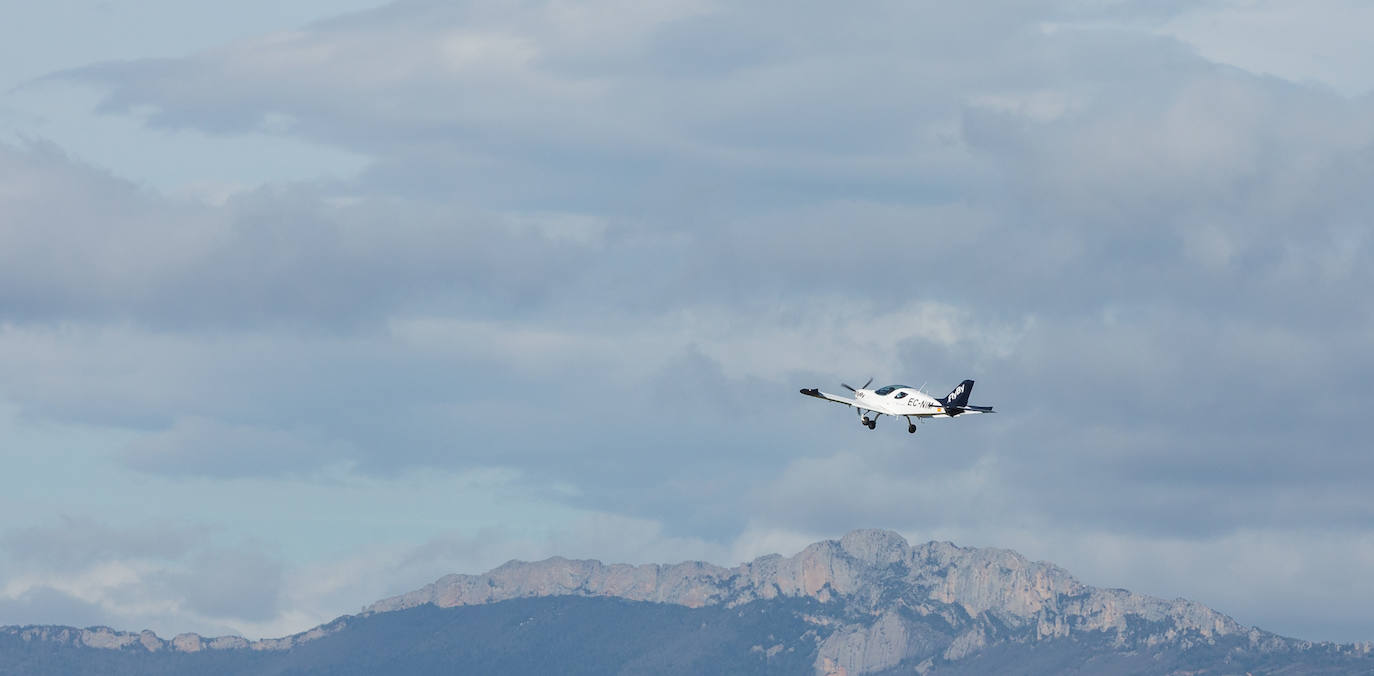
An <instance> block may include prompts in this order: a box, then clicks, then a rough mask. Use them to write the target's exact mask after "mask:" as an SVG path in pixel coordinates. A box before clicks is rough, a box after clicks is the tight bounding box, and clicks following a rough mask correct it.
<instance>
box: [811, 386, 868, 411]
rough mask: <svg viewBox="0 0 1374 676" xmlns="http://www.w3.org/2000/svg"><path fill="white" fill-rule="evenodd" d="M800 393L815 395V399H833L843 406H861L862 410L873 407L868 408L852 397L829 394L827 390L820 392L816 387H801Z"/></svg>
mask: <svg viewBox="0 0 1374 676" xmlns="http://www.w3.org/2000/svg"><path fill="white" fill-rule="evenodd" d="M801 393H802V394H804V395H806V396H808V397H815V398H817V399H824V400H826V401H833V402H835V403H837V404H844V405H845V406H853V407H855V408H861V409H863V410H865V411H872V410H873V409H871V408H869V407H867V406H864V405H863V404H861V403H859V402H858V401H855V400H853V399H849V398H846V397H841V396H838V395H834V394H830V393H828V392H822V391H820V390H818V389H816V388H814V387H813V388H811V389H803V390H802V391H801Z"/></svg>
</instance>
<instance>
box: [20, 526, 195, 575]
mask: <svg viewBox="0 0 1374 676" xmlns="http://www.w3.org/2000/svg"><path fill="white" fill-rule="evenodd" d="M197 540H199V536H198V534H196V533H195V532H194V531H191V530H189V529H186V528H182V527H176V526H167V527H137V526H136V527H119V526H110V525H107V524H104V523H101V522H98V521H94V520H91V519H88V518H82V517H69V516H63V517H61V519H60V522H59V524H58V525H52V526H34V527H30V528H23V529H18V530H12V531H9V532H6V533H5V534H4V535H3V536H0V548H3V551H4V554H5V557H4V558H5V559H8V560H9V562H10V564H11V565H13V566H18V567H20V568H24V569H29V570H50V571H67V572H70V571H73V570H79V569H81V568H85V567H87V566H90V565H92V564H94V563H96V562H99V561H103V560H108V559H112V558H113V559H122V558H155V559H175V558H179V557H181V556H182V555H184V554H186V553H187V552H188V551H190V549H191V548H192V547H193V546H194V544H195V543H196V541H197Z"/></svg>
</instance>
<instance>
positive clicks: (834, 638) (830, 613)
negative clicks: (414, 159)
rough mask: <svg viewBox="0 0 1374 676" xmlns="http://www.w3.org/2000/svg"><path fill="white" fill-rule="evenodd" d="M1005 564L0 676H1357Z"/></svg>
mask: <svg viewBox="0 0 1374 676" xmlns="http://www.w3.org/2000/svg"><path fill="white" fill-rule="evenodd" d="M1371 651H1374V644H1370V643H1357V644H1334V643H1316V642H1311V641H1302V640H1296V639H1290V638H1285V637H1282V636H1278V635H1276V634H1273V633H1270V632H1267V631H1263V630H1261V629H1258V628H1252V627H1244V626H1242V625H1240V624H1239V623H1237V622H1236V621H1235V620H1233V619H1231V618H1230V617H1227V616H1226V615H1224V614H1222V613H1220V612H1218V611H1216V610H1213V609H1210V608H1207V607H1205V606H1202V605H1200V604H1198V603H1194V602H1191V601H1187V600H1183V599H1177V600H1172V601H1170V600H1164V599H1159V598H1154V597H1150V596H1144V595H1141V594H1134V593H1131V592H1129V591H1126V590H1121V589H1100V588H1095V587H1090V586H1087V585H1084V584H1082V583H1080V582H1078V581H1077V580H1075V579H1074V578H1073V577H1072V576H1071V575H1070V574H1069V573H1068V572H1067V571H1065V570H1063V569H1062V568H1059V567H1057V566H1054V565H1052V564H1049V563H1044V562H1031V561H1028V560H1026V559H1025V558H1024V557H1022V556H1020V555H1019V554H1017V553H1015V552H1012V551H1009V550H1001V549H978V548H963V547H957V546H955V545H953V544H951V543H948V542H928V543H925V544H920V545H916V546H910V545H909V544H908V543H907V542H906V541H905V540H904V539H903V538H902V537H901V536H900V535H898V534H896V533H893V532H890V531H881V530H859V531H854V532H851V533H849V534H848V535H846V536H844V538H842V539H840V540H838V541H836V540H826V541H822V542H817V543H815V544H813V545H811V546H809V547H807V548H806V549H804V550H803V551H802V552H800V553H798V554H797V555H795V556H792V557H783V556H779V555H776V554H775V555H769V556H765V557H761V558H758V559H755V560H754V561H751V562H748V563H744V564H741V565H739V566H735V567H733V568H724V567H720V566H715V565H711V564H707V563H701V562H686V563H679V564H674V565H658V564H649V565H640V566H631V565H624V564H613V565H607V564H602V563H601V562H599V561H588V560H581V561H578V560H569V559H563V558H551V559H547V560H544V561H539V562H535V563H525V562H518V561H512V562H509V563H507V564H505V565H503V566H501V567H499V568H496V569H494V570H492V571H490V572H487V573H485V574H482V575H448V576H445V577H443V578H441V579H439V580H437V581H435V582H434V583H432V584H429V585H426V586H425V587H423V588H421V589H418V590H415V591H413V592H411V593H408V594H403V595H400V596H396V597H392V598H388V599H383V600H381V601H378V602H376V603H374V604H372V605H371V606H368V607H367V608H366V609H365V610H364V611H363V612H362V613H360V614H359V615H354V616H344V617H341V618H338V619H336V620H334V621H333V622H330V623H327V624H325V625H321V626H319V627H316V628H314V629H312V630H310V631H307V632H303V633H300V634H296V635H293V636H288V637H284V638H279V639H265V640H260V641H248V640H245V639H242V638H238V637H220V638H204V637H201V636H198V635H195V634H182V635H179V636H177V637H175V638H173V639H171V640H164V639H161V638H159V637H157V636H155V635H154V634H153V633H152V632H147V631H145V632H142V633H129V632H120V631H115V630H112V629H108V628H103V627H101V628H88V629H75V628H71V627H52V626H27V627H4V628H3V629H0V673H4V674H9V673H15V674H56V673H67V674H70V673H143V674H158V673H190V672H195V673H204V674H247V673H254V674H258V673H280V674H287V673H407V674H416V673H452V671H453V670H454V669H455V668H457V669H461V670H466V671H471V672H472V673H479V672H480V673H555V672H558V673H606V672H620V673H712V672H714V673H811V672H814V673H816V674H846V675H853V674H876V673H889V672H890V673H909V672H913V671H914V672H916V673H922V674H925V673H934V674H948V673H956V674H957V673H993V672H998V673H1008V672H1014V673H1027V674H1030V673H1071V672H1077V673H1182V672H1188V673H1207V674H1212V673H1216V674H1223V673H1245V672H1247V671H1250V672H1255V671H1258V672H1273V671H1279V670H1282V671H1283V672H1284V673H1371V672H1374V655H1371Z"/></svg>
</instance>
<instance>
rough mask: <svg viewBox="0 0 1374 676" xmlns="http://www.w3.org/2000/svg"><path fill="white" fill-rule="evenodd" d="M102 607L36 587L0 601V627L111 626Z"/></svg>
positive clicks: (57, 591)
mask: <svg viewBox="0 0 1374 676" xmlns="http://www.w3.org/2000/svg"><path fill="white" fill-rule="evenodd" d="M115 622H116V620H115V618H113V617H112V616H111V615H110V614H109V613H107V612H105V610H104V609H103V608H101V607H100V606H99V605H97V604H94V603H88V602H86V601H83V600H81V599H78V598H75V597H73V596H71V595H69V594H66V593H64V592H62V591H59V590H57V589H52V588H50V587H39V588H35V589H31V590H29V591H27V592H25V593H23V594H21V595H20V596H19V597H18V598H0V625H14V624H20V625H23V624H57V625H66V626H74V627H95V626H106V627H108V626H112V625H113V624H115Z"/></svg>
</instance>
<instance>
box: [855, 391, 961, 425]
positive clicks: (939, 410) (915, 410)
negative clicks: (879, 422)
mask: <svg viewBox="0 0 1374 676" xmlns="http://www.w3.org/2000/svg"><path fill="white" fill-rule="evenodd" d="M878 389H879V390H882V389H887V388H884V387H880V388H878ZM854 398H855V400H856V401H858V402H859V405H860V407H862V408H866V409H869V410H871V411H873V412H875V413H882V414H883V415H890V416H897V417H901V416H916V417H921V418H947V417H949V416H947V415H946V414H945V409H944V407H943V406H941V404H940V401H939V400H938V399H936V398H935V397H932V396H930V395H929V394H926V393H925V392H922V391H920V390H918V389H916V388H914V387H898V388H896V389H894V390H892V391H890V392H888V393H887V394H878V390H863V389H861V390H857V391H856V392H854Z"/></svg>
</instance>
